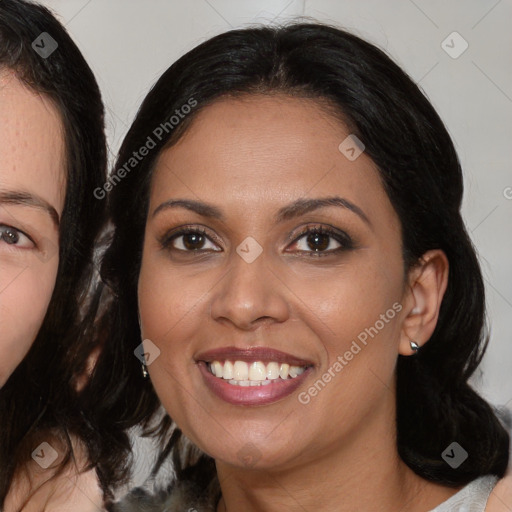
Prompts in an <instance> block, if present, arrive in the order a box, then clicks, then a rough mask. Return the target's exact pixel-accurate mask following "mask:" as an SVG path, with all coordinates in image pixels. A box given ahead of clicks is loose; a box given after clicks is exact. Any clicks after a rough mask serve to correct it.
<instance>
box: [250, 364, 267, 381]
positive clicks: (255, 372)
mask: <svg viewBox="0 0 512 512" xmlns="http://www.w3.org/2000/svg"><path fill="white" fill-rule="evenodd" d="M266 378H267V369H266V368H265V365H264V364H263V363H262V362H260V361H255V362H254V363H251V366H250V367H249V380H265V379H266Z"/></svg>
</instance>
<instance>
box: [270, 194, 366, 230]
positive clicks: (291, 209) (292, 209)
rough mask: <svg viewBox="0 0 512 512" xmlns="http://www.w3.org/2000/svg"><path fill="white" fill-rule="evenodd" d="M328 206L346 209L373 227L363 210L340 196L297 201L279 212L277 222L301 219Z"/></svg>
mask: <svg viewBox="0 0 512 512" xmlns="http://www.w3.org/2000/svg"><path fill="white" fill-rule="evenodd" d="M327 206H337V207H341V208H346V209H348V210H350V211H351V212H353V213H355V214H356V215H358V216H359V217H360V218H361V219H362V220H363V221H364V222H365V223H366V224H368V225H369V226H370V227H371V225H372V224H371V222H370V220H369V219H368V217H367V215H366V214H365V213H364V212H363V210H362V209H361V208H359V206H357V205H356V204H354V203H352V202H351V201H349V200H348V199H345V198H343V197H339V196H330V197H319V198H315V199H297V200H296V201H294V202H293V203H291V204H289V205H287V206H285V207H283V208H281V209H280V210H279V211H278V212H277V216H276V221H277V222H283V221H285V220H289V219H292V218H294V217H299V216H300V215H304V214H305V213H308V212H311V211H313V210H318V209H319V208H325V207H327Z"/></svg>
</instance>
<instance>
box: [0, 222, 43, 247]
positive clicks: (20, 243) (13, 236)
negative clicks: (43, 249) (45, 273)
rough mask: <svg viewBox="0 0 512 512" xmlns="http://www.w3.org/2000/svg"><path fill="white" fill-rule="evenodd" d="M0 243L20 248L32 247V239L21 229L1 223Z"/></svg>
mask: <svg viewBox="0 0 512 512" xmlns="http://www.w3.org/2000/svg"><path fill="white" fill-rule="evenodd" d="M0 244H7V245H12V246H14V247H17V248H19V249H32V248H33V247H34V246H35V245H34V242H32V240H31V239H30V238H29V237H28V236H27V235H25V233H23V232H22V231H20V230H19V229H16V228H13V227H11V226H5V225H2V224H0Z"/></svg>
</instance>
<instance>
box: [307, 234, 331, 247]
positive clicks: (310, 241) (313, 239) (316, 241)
mask: <svg viewBox="0 0 512 512" xmlns="http://www.w3.org/2000/svg"><path fill="white" fill-rule="evenodd" d="M330 238H331V237H330V236H329V235H326V234H325V233H310V234H308V235H307V236H306V243H307V245H308V247H309V248H310V249H311V250H312V251H325V250H326V249H327V247H329V240H330Z"/></svg>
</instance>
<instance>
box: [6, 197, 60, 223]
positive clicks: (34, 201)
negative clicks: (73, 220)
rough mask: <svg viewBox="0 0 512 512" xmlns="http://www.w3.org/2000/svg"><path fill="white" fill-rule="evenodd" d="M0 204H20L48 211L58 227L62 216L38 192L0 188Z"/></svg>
mask: <svg viewBox="0 0 512 512" xmlns="http://www.w3.org/2000/svg"><path fill="white" fill-rule="evenodd" d="M0 204H13V205H19V206H28V207H30V208H36V209H38V210H43V211H44V212H46V213H47V214H48V215H49V216H50V218H51V219H52V221H53V224H54V225H55V227H56V228H57V229H58V228H59V225H60V218H59V214H58V213H57V210H56V209H55V208H54V207H53V206H52V205H51V204H50V203H48V201H46V200H44V199H43V198H42V197H39V196H38V195H36V194H32V193H29V192H22V191H13V190H5V191H4V190H0Z"/></svg>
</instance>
